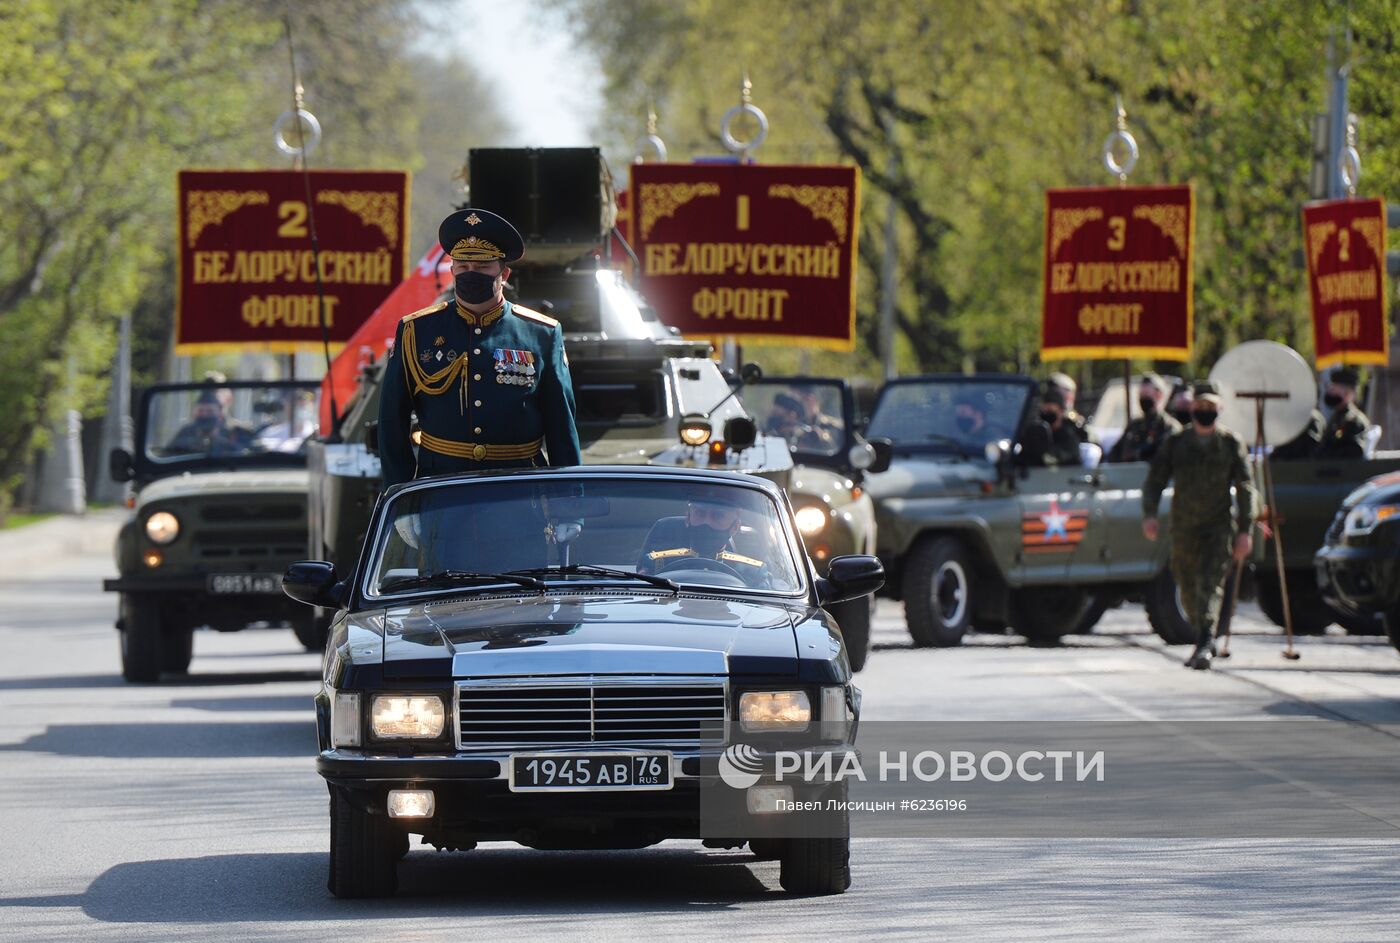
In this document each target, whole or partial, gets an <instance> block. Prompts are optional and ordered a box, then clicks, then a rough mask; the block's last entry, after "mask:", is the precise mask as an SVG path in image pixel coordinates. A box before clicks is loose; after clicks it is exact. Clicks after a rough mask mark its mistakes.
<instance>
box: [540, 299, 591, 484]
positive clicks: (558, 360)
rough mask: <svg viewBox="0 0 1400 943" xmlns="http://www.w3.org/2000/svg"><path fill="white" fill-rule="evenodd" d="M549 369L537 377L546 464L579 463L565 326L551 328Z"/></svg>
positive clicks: (576, 427) (565, 464)
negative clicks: (551, 348)
mask: <svg viewBox="0 0 1400 943" xmlns="http://www.w3.org/2000/svg"><path fill="white" fill-rule="evenodd" d="M553 340H554V344H553V350H552V351H551V352H550V360H549V369H548V370H546V371H545V373H544V376H542V377H540V389H539V401H540V418H541V419H542V420H543V424H544V446H545V450H546V451H547V452H548V453H549V464H550V465H553V466H555V467H562V466H567V465H579V464H581V463H582V461H583V459H582V455H581V450H580V449H579V444H578V426H577V424H576V422H575V420H574V381H573V378H572V377H570V375H569V360H568V358H567V357H566V356H565V355H564V329H563V328H562V327H559V326H557V325H556V326H555V328H554V338H553Z"/></svg>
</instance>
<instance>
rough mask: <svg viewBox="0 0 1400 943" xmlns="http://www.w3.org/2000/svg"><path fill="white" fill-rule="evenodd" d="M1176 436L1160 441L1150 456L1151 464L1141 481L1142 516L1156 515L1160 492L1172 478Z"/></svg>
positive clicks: (1160, 498)
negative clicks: (1155, 450) (1144, 479)
mask: <svg viewBox="0 0 1400 943" xmlns="http://www.w3.org/2000/svg"><path fill="white" fill-rule="evenodd" d="M1176 442H1177V437H1176V436H1172V437H1171V438H1170V439H1168V440H1167V441H1165V442H1163V443H1162V447H1161V448H1159V449H1158V450H1157V454H1156V455H1154V456H1152V464H1151V465H1150V466H1149V467H1148V469H1147V480H1146V481H1144V482H1143V483H1142V516H1143V517H1144V518H1147V517H1156V516H1157V509H1158V507H1159V506H1160V505H1161V503H1162V492H1163V491H1165V490H1166V488H1167V482H1169V481H1171V480H1172V472H1173V471H1174V469H1173V467H1172V457H1173V455H1174V454H1175V452H1176Z"/></svg>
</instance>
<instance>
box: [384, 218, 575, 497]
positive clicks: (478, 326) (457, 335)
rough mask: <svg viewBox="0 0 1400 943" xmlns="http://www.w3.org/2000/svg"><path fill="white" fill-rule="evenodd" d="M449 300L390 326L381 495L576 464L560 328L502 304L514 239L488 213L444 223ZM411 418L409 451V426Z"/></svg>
mask: <svg viewBox="0 0 1400 943" xmlns="http://www.w3.org/2000/svg"><path fill="white" fill-rule="evenodd" d="M438 241H439V243H441V245H442V247H443V250H444V251H445V252H446V253H447V254H448V255H449V256H450V257H451V258H452V280H453V294H454V298H453V299H452V300H451V301H443V302H439V303H438V304H435V305H433V306H431V307H428V308H424V309H423V310H422V311H417V312H414V313H413V314H410V315H408V316H407V317H405V318H404V319H403V320H402V321H400V322H399V327H398V333H397V334H396V336H395V338H394V346H393V347H392V348H391V349H390V351H389V360H388V364H387V366H386V367H385V370H384V379H383V382H382V384H381V388H380V400H379V450H380V458H381V460H382V462H383V467H384V483H385V485H386V486H388V485H393V484H397V483H399V482H401V481H407V480H409V479H411V478H423V477H426V476H428V475H443V474H452V473H455V472H463V471H473V470H477V469H488V468H528V467H531V466H535V465H555V466H559V465H577V464H578V463H579V461H580V457H579V442H578V431H577V428H576V426H575V422H574V393H573V384H572V381H571V380H570V378H569V358H568V356H567V355H566V354H565V353H564V334H563V331H562V329H561V328H560V326H559V322H558V321H555V320H554V319H553V318H550V317H546V316H545V315H543V314H540V313H539V312H538V311H532V310H530V309H529V308H525V307H523V306H521V305H517V304H513V303H511V302H509V301H506V300H505V296H504V294H503V290H504V285H505V283H506V281H507V280H508V279H509V278H510V263H511V262H515V261H517V260H519V259H520V258H521V256H523V255H524V253H525V243H524V241H523V240H522V239H521V238H520V233H518V232H516V230H515V227H514V226H512V225H511V224H510V223H509V222H507V221H506V220H504V219H502V218H501V217H500V216H497V215H496V214H495V213H490V212H487V211H486V210H482V209H465V210H460V211H458V212H456V213H453V214H452V215H451V216H449V217H447V219H445V220H443V222H442V225H441V226H440V227H439V229H438ZM415 413H416V414H417V416H418V425H419V433H420V435H419V437H418V440H417V443H418V452H417V455H416V456H415V455H414V451H413V447H412V442H411V441H410V439H409V422H410V417H411V416H412V415H413V414H415Z"/></svg>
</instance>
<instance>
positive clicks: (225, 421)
mask: <svg viewBox="0 0 1400 943" xmlns="http://www.w3.org/2000/svg"><path fill="white" fill-rule="evenodd" d="M220 392H225V393H228V394H229V395H228V396H227V397H223V396H220ZM232 398H233V397H232V395H231V391H227V390H225V391H220V390H216V389H214V388H213V387H212V386H211V387H209V388H208V389H205V390H204V391H202V392H201V393H200V394H199V398H198V399H196V400H195V403H194V409H193V410H192V411H191V415H190V421H189V422H187V423H185V424H184V425H183V426H181V427H180V430H179V431H178V432H176V433H175V437H174V438H172V439H171V440H170V443H169V444H168V445H167V446H166V447H165V450H166V452H168V453H173V454H180V453H183V454H190V453H196V452H205V453H208V454H211V455H228V454H232V453H240V452H246V451H247V450H248V448H249V447H250V446H251V445H252V444H253V428H252V426H249V425H248V424H247V423H244V422H240V421H238V420H237V419H230V418H228V416H227V415H226V414H225V412H224V409H225V403H226V401H228V400H232Z"/></svg>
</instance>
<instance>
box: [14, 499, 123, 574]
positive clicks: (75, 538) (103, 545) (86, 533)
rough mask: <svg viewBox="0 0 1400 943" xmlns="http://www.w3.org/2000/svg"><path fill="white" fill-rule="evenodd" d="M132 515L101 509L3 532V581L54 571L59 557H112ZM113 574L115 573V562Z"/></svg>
mask: <svg viewBox="0 0 1400 943" xmlns="http://www.w3.org/2000/svg"><path fill="white" fill-rule="evenodd" d="M130 513H131V512H130V511H127V510H126V509H125V508H102V509H101V510H95V511H88V512H87V513H86V514H60V515H58V516H56V517H50V518H46V519H44V520H42V521H37V522H35V523H33V524H25V525H24V526H22V527H15V528H12V529H8V530H0V580H11V579H14V578H15V577H22V576H27V575H29V574H31V573H33V572H36V571H38V570H52V569H53V563H54V559H55V558H59V557H65V556H78V555H81V554H91V553H95V552H105V553H107V554H108V555H109V556H110V555H111V552H112V546H113V544H114V543H115V541H116V538H117V531H118V530H120V529H121V525H122V522H123V521H125V520H126V518H127V515H128V514H130ZM112 571H113V573H114V574H115V572H116V564H115V563H113V564H112Z"/></svg>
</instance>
